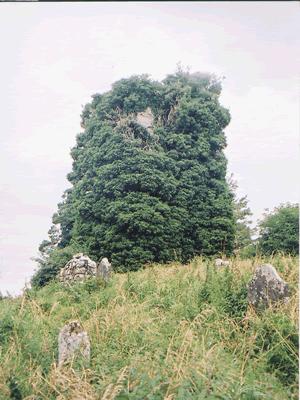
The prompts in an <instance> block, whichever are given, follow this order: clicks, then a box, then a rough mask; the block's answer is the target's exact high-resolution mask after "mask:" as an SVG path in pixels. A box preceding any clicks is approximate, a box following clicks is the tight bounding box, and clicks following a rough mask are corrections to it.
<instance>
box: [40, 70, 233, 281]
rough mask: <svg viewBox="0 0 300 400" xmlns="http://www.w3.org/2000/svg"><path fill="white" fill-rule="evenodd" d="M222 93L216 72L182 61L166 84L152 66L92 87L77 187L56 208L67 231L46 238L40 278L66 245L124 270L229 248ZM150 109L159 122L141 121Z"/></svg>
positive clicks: (76, 151)
mask: <svg viewBox="0 0 300 400" xmlns="http://www.w3.org/2000/svg"><path fill="white" fill-rule="evenodd" d="M220 93H221V84H220V82H219V81H218V80H217V79H216V78H215V77H214V76H212V75H209V74H200V73H195V74H190V73H187V72H183V71H181V70H179V71H178V72H177V73H176V74H174V75H169V76H167V78H166V79H165V80H164V81H163V82H161V83H159V82H154V81H152V80H150V79H149V78H148V76H146V75H142V76H133V77H131V78H129V79H121V80H120V81H118V82H116V83H114V84H113V86H112V90H111V91H109V92H107V93H104V94H96V95H94V96H93V100H92V102H91V103H90V104H87V105H86V106H85V108H84V110H83V113H82V127H83V128H84V132H82V133H80V134H79V135H78V136H77V144H76V146H75V147H74V148H73V149H72V151H71V155H72V158H73V169H72V172H71V173H70V174H69V175H68V179H69V181H70V183H71V185H72V187H71V188H69V189H68V190H66V192H65V193H64V197H63V201H62V203H60V204H59V207H58V211H57V213H56V214H55V215H54V217H53V222H54V224H55V225H57V226H60V228H61V235H60V237H59V240H58V242H57V245H56V247H55V246H54V247H53V243H52V241H51V240H50V241H46V242H44V245H45V246H44V247H43V248H44V249H45V250H46V253H47V254H46V256H47V257H46V258H45V259H44V261H42V262H40V263H39V264H40V268H41V269H40V271H39V272H38V277H37V278H35V279H34V280H33V282H34V283H36V284H39V285H43V284H45V283H47V282H48V281H49V280H50V279H51V277H54V276H55V274H56V272H57V268H60V267H62V266H63V265H60V266H58V265H57V263H56V261H57V260H58V258H57V257H60V254H61V253H60V252H59V249H62V248H66V247H68V246H71V247H72V248H73V249H74V248H76V249H77V250H78V251H84V252H85V253H87V254H89V255H90V256H91V257H93V258H94V259H99V258H101V257H103V256H106V257H108V258H109V259H110V260H112V263H113V265H114V266H115V267H118V268H119V269H123V270H137V269H138V268H140V267H141V266H143V265H144V264H146V263H152V262H162V263H164V262H168V261H171V260H177V261H182V262H187V261H188V260H190V259H191V258H193V257H194V256H195V255H212V254H217V253H226V254H231V253H232V251H233V244H234V217H233V204H232V200H233V199H232V193H231V191H230V190H229V187H228V184H227V182H226V179H225V175H226V164H227V161H226V158H225V155H224V153H223V149H224V147H225V146H226V140H225V136H224V132H223V130H224V128H225V127H226V126H227V125H228V123H229V121H230V115H229V112H228V110H226V109H225V108H224V107H222V106H221V105H220V103H219V96H220ZM148 108H150V109H151V110H152V113H153V116H154V123H153V129H152V130H148V129H145V128H144V127H143V126H141V125H139V124H138V123H137V122H136V121H135V117H136V115H137V113H139V112H141V111H144V110H146V109H148ZM49 246H50V247H49ZM49 250H51V251H50V253H49ZM52 251H53V256H52ZM54 258H55V260H54ZM51 271H52V272H53V273H52V275H51Z"/></svg>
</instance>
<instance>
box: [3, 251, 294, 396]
mask: <svg viewBox="0 0 300 400" xmlns="http://www.w3.org/2000/svg"><path fill="white" fill-rule="evenodd" d="M265 261H269V262H272V263H273V265H274V266H275V267H276V268H277V270H278V272H279V273H280V274H281V276H282V277H283V278H284V279H285V280H286V281H287V282H288V283H289V285H290V287H291V291H292V297H291V300H290V302H289V304H287V305H281V306H279V307H278V308H277V309H269V310H267V311H265V312H264V313H262V314H260V315H258V314H256V313H255V312H254V310H252V309H250V308H249V307H248V306H247V301H246V295H247V291H246V284H247V282H248V281H249V279H250V277H251V274H252V273H253V271H254V269H255V266H256V265H258V264H259V263H261V262H262V260H258V259H256V260H245V261H241V260H233V262H232V266H231V267H230V268H229V269H228V268H223V269H220V270H216V269H215V267H214V266H213V263H212V262H209V261H208V260H202V259H200V258H197V259H195V260H194V261H193V262H192V263H191V264H189V265H186V266H182V265H179V264H178V265H177V264H172V265H168V266H158V265H157V266H149V267H148V268H146V269H144V270H141V271H138V272H131V273H126V274H116V275H114V276H113V278H112V280H111V281H110V282H109V283H108V284H107V285H105V284H104V283H102V282H99V281H96V280H91V281H87V282H85V283H84V284H77V285H74V286H72V287H68V288H64V287H62V286H61V285H60V284H58V283H53V284H51V285H49V286H47V287H45V288H43V289H41V290H38V291H34V290H30V291H27V292H26V293H25V294H24V295H23V296H20V297H18V298H16V299H3V300H2V301H0V346H1V347H0V349H1V352H0V365H1V368H0V398H1V400H5V399H27V400H33V399H34V400H43V399H49V400H51V399H59V400H63V399H64V400H66V399H70V400H76V399H77V400H79V399H87V400H88V399H90V400H95V399H106V400H107V399H114V398H116V399H135V400H141V399H151V400H154V399H165V400H167V399H168V400H171V399H181V400H187V399H236V400H238V399H247V400H250V399H251V400H254V399H264V400H266V399H270V400H271V399H272V400H276V399H280V400H283V399H296V398H298V394H297V393H298V392H297V382H296V377H297V373H298V361H297V354H298V328H297V323H298V320H297V318H298V310H297V306H298V301H297V282H298V277H297V273H298V268H297V267H298V260H297V259H295V258H289V257H276V258H273V259H268V260H265ZM72 319H79V320H80V321H81V323H82V324H83V326H84V328H85V329H86V331H87V332H88V334H89V336H90V340H91V363H90V365H89V366H84V365H73V368H65V369H60V370H59V369H58V368H57V367H56V361H57V336H58V332H59V330H60V328H61V327H62V326H63V325H64V324H65V323H66V322H68V321H70V320H72Z"/></svg>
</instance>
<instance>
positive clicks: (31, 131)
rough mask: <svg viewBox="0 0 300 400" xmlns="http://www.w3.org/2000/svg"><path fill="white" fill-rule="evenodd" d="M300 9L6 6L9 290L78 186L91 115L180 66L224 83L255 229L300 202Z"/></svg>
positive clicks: (4, 212)
mask: <svg viewBox="0 0 300 400" xmlns="http://www.w3.org/2000/svg"><path fill="white" fill-rule="evenodd" d="M299 26H300V21H299V5H298V3H297V2H228V3H225V2H207V3H204V2H198V3H197V2H175V3H171V2H166V3H163V2H160V3H157V2H153V3H151V2H147V3H130V2H129V3H128V2H124V3H86V2H82V3H63V2H62V3H0V48H1V64H0V65H1V74H0V107H1V108H0V109H1V115H2V117H1V132H0V144H1V152H2V154H1V159H0V174H1V181H0V192H1V193H0V195H1V208H0V220H1V233H0V290H1V291H2V293H4V294H5V293H6V291H9V292H10V293H18V292H19V291H20V289H21V288H22V287H23V286H24V282H25V280H27V281H29V279H30V277H31V275H32V274H33V271H34V268H35V264H34V262H33V261H31V260H30V258H31V257H33V256H36V255H37V248H38V245H39V243H40V242H41V241H42V240H43V239H45V238H46V237H47V231H48V229H49V227H50V225H51V217H52V214H53V213H54V212H55V211H56V207H57V203H58V202H59V201H60V199H61V195H62V193H63V191H64V190H65V189H66V188H67V187H68V182H67V180H66V178H65V177H66V174H67V173H68V172H69V171H70V170H71V158H70V156H69V152H70V149H71V147H72V146H73V145H74V144H75V135H76V134H77V133H78V132H79V131H80V113H81V110H82V106H83V105H84V104H85V103H86V102H88V101H89V99H90V96H91V95H92V94H93V93H96V92H103V91H106V90H109V89H110V86H111V84H112V83H113V82H114V81H116V80H118V79H120V78H123V77H129V76H130V75H132V74H141V73H149V74H150V75H151V76H152V78H154V79H159V80H160V79H163V78H164V77H165V75H166V74H168V73H172V72H174V71H175V69H176V64H177V63H178V62H181V63H182V65H184V66H189V67H190V69H191V71H192V72H193V71H202V72H206V71H207V72H213V73H216V74H218V75H220V76H225V77H226V79H225V82H224V85H223V94H222V97H221V101H222V103H223V105H225V106H227V107H228V108H229V109H230V112H231V115H232V120H231V123H230V125H229V126H228V128H227V129H226V135H227V141H228V147H227V149H226V155H227V157H228V160H229V163H228V168H229V172H232V173H234V175H235V177H236V179H237V180H238V184H239V193H240V194H247V195H248V199H249V204H250V207H251V209H252V211H253V213H254V219H257V218H259V217H260V216H261V215H262V212H263V210H264V209H265V208H270V209H272V208H273V207H275V206H277V205H279V204H280V203H281V202H286V201H291V202H297V201H298V171H297V170H298V169H299V165H298V150H299V143H298V132H299V97H298V84H299V81H298V71H299V39H298V38H299V37H300V32H299V28H298V27H299Z"/></svg>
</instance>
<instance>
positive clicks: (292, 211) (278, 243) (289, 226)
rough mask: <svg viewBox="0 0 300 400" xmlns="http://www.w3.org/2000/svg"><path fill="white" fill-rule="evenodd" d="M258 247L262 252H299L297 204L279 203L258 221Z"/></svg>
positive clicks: (293, 253)
mask: <svg viewBox="0 0 300 400" xmlns="http://www.w3.org/2000/svg"><path fill="white" fill-rule="evenodd" d="M259 231H260V237H259V248H260V250H261V251H262V253H263V254H272V253H275V252H283V253H287V254H292V255H295V254H299V206H298V204H290V203H287V204H281V205H280V206H279V207H276V208H275V209H274V210H273V211H271V212H267V213H266V214H265V215H264V218H263V220H262V221H260V223H259Z"/></svg>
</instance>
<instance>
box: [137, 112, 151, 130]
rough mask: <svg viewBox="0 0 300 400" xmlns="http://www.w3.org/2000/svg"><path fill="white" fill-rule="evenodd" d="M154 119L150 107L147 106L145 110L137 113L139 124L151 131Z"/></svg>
mask: <svg viewBox="0 0 300 400" xmlns="http://www.w3.org/2000/svg"><path fill="white" fill-rule="evenodd" d="M153 120H154V117H153V114H152V111H151V108H150V107H148V108H146V110H145V111H142V112H139V113H137V116H136V122H137V123H138V124H139V125H142V127H144V128H146V129H148V130H149V131H150V130H151V128H152V126H153Z"/></svg>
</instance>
